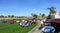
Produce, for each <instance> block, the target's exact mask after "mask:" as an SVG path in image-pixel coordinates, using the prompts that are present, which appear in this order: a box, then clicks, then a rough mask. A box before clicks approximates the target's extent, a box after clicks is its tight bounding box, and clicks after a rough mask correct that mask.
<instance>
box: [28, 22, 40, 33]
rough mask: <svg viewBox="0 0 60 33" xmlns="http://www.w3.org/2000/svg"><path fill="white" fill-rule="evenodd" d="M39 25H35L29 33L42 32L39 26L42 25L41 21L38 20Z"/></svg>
mask: <svg viewBox="0 0 60 33" xmlns="http://www.w3.org/2000/svg"><path fill="white" fill-rule="evenodd" d="M37 23H38V25H37V26H36V27H34V28H33V29H32V30H31V31H29V32H28V33H41V30H39V29H38V28H39V27H40V21H38V22H37Z"/></svg>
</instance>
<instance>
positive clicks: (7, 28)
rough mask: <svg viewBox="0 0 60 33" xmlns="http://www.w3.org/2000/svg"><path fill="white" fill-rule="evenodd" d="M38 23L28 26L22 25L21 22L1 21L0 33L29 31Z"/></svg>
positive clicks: (23, 32) (24, 32)
mask: <svg viewBox="0 0 60 33" xmlns="http://www.w3.org/2000/svg"><path fill="white" fill-rule="evenodd" d="M36 25H37V23H35V24H32V25H30V26H28V27H21V26H20V25H19V23H14V24H9V23H0V33H28V32H29V31H30V30H31V29H32V28H34V27H35V26H36Z"/></svg>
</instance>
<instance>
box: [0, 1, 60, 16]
mask: <svg viewBox="0 0 60 33" xmlns="http://www.w3.org/2000/svg"><path fill="white" fill-rule="evenodd" d="M51 6H54V7H55V8H56V10H57V11H58V12H59V11H60V0H0V15H16V16H30V15H31V13H36V14H39V13H42V14H43V13H44V14H49V10H47V8H48V7H51Z"/></svg>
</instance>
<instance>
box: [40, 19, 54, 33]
mask: <svg viewBox="0 0 60 33" xmlns="http://www.w3.org/2000/svg"><path fill="white" fill-rule="evenodd" d="M40 22H41V25H40V27H39V29H40V30H42V32H43V33H55V28H54V27H53V26H52V25H51V22H49V21H48V20H47V19H44V20H40Z"/></svg>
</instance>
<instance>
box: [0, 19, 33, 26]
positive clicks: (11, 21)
mask: <svg viewBox="0 0 60 33" xmlns="http://www.w3.org/2000/svg"><path fill="white" fill-rule="evenodd" d="M0 22H5V23H6V22H8V23H10V24H13V23H15V22H17V23H19V24H20V25H21V26H29V25H31V24H32V23H33V22H34V19H30V20H15V19H10V20H0Z"/></svg>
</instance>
